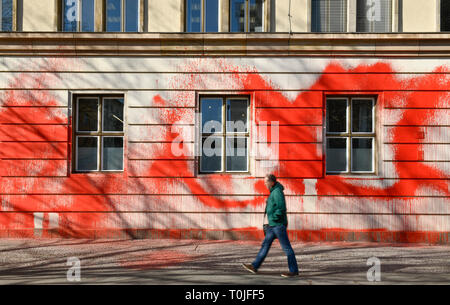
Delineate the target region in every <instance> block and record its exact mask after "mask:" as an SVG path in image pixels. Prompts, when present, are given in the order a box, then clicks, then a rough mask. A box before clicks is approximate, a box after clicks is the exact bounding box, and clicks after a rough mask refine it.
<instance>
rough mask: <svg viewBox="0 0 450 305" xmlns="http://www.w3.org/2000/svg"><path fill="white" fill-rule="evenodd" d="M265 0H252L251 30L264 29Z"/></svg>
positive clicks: (260, 30) (259, 30) (258, 30)
mask: <svg viewBox="0 0 450 305" xmlns="http://www.w3.org/2000/svg"><path fill="white" fill-rule="evenodd" d="M263 2H264V1H263V0H250V32H262V31H263Z"/></svg>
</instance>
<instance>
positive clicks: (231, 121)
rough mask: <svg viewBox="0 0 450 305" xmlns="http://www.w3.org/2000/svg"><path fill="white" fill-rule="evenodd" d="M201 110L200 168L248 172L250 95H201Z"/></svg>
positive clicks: (212, 170)
mask: <svg viewBox="0 0 450 305" xmlns="http://www.w3.org/2000/svg"><path fill="white" fill-rule="evenodd" d="M200 113H201V122H202V126H201V135H200V138H201V149H202V153H201V157H200V172H201V173H226V172H248V169H249V158H248V157H249V154H248V145H249V143H248V141H249V131H248V129H249V127H248V118H249V116H248V113H249V99H248V97H238V96H217V97H202V98H200Z"/></svg>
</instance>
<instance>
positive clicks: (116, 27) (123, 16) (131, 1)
mask: <svg viewBox="0 0 450 305" xmlns="http://www.w3.org/2000/svg"><path fill="white" fill-rule="evenodd" d="M139 16H140V0H106V31H107V32H138V31H139V19H140V18H139Z"/></svg>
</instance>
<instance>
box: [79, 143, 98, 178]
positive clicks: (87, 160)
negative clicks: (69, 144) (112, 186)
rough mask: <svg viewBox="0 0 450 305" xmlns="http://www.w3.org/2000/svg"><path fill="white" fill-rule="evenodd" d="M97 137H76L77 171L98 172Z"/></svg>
mask: <svg viewBox="0 0 450 305" xmlns="http://www.w3.org/2000/svg"><path fill="white" fill-rule="evenodd" d="M97 147H98V138H97V137H77V170H81V171H87V170H98V167H97Z"/></svg>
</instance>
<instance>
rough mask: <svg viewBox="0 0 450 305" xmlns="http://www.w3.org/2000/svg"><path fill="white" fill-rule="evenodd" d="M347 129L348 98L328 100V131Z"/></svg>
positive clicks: (343, 130) (344, 130)
mask: <svg viewBox="0 0 450 305" xmlns="http://www.w3.org/2000/svg"><path fill="white" fill-rule="evenodd" d="M346 131H347V100H333V99H329V100H327V132H346Z"/></svg>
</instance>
